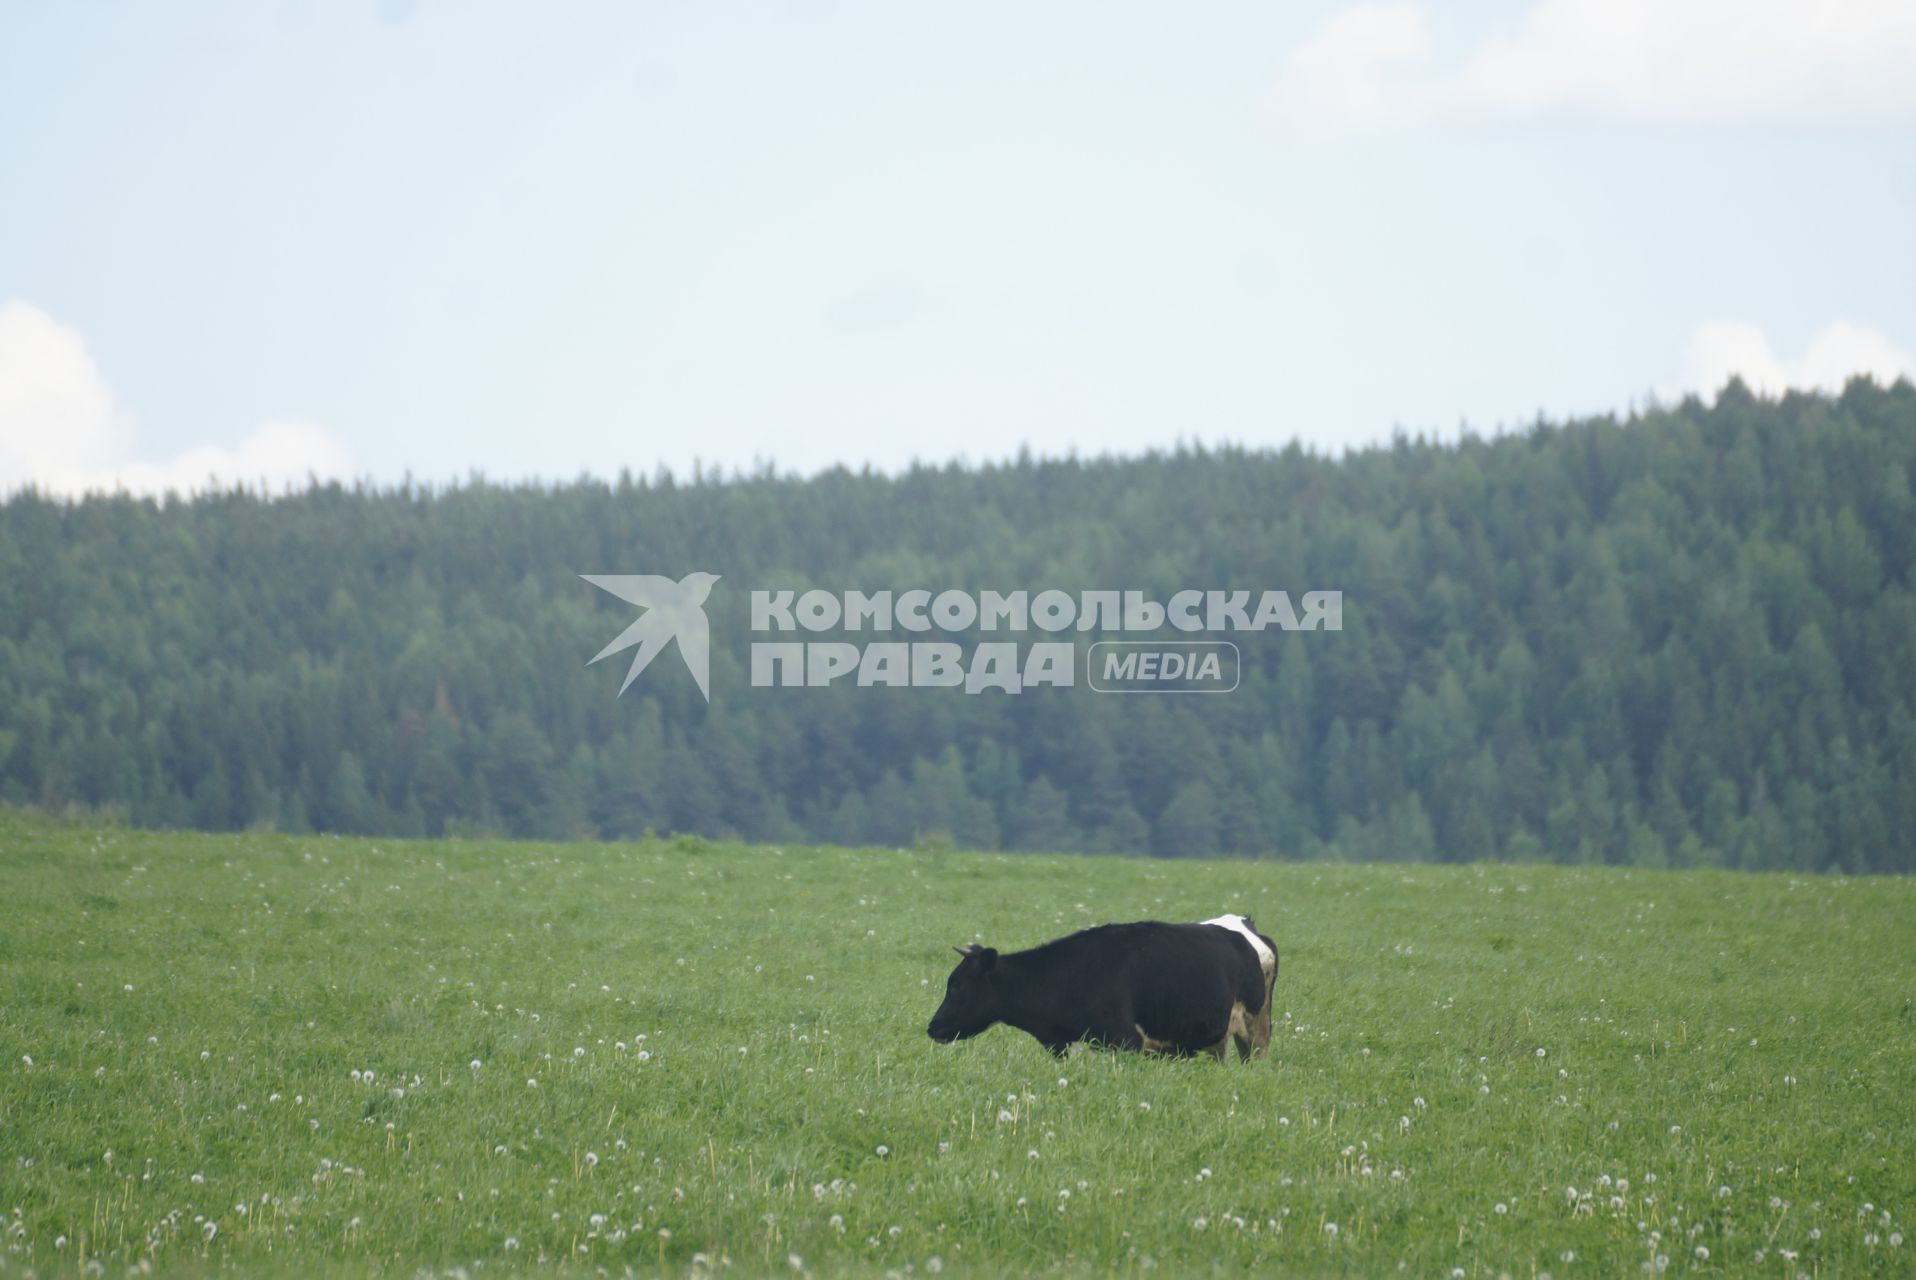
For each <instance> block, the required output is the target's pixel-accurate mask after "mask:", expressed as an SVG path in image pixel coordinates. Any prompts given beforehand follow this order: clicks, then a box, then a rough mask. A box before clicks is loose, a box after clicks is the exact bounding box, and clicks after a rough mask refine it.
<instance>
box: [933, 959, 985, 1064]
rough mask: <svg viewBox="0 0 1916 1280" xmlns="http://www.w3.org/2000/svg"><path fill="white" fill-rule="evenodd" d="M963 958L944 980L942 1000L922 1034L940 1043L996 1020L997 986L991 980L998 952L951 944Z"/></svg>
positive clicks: (964, 1036) (965, 1035) (972, 1032)
mask: <svg viewBox="0 0 1916 1280" xmlns="http://www.w3.org/2000/svg"><path fill="white" fill-rule="evenodd" d="M952 950H953V951H956V952H957V953H958V954H959V955H961V956H963V957H964V959H963V960H960V961H959V962H958V967H957V968H956V969H953V970H952V971H951V977H949V978H947V979H945V1002H944V1003H943V1004H941V1005H939V1006H938V1012H937V1013H934V1014H932V1015H931V1025H930V1026H928V1027H926V1028H925V1034H926V1035H928V1036H930V1037H931V1038H932V1039H933V1040H936V1041H938V1042H939V1043H940V1044H950V1043H951V1042H952V1041H953V1040H967V1039H970V1038H971V1037H972V1036H975V1035H977V1034H978V1033H979V1032H981V1031H985V1030H988V1029H989V1028H990V1027H991V1025H992V1024H993V1023H995V1022H997V1021H998V1019H999V1017H1000V1014H999V1011H998V987H997V984H996V982H995V981H994V978H995V975H996V972H997V967H998V953H997V952H996V951H993V950H992V949H991V948H990V947H980V946H966V947H953V948H952Z"/></svg>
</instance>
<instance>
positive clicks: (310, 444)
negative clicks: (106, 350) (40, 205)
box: [0, 300, 351, 496]
mask: <svg viewBox="0 0 1916 1280" xmlns="http://www.w3.org/2000/svg"><path fill="white" fill-rule="evenodd" d="M134 443H135V441H134V435H133V430H132V420H131V418H129V417H128V415H127V414H126V413H125V412H124V411H123V410H122V409H121V408H120V407H119V406H118V405H116V404H115V403H114V400H113V393H112V391H111V390H110V389H109V388H108V386H107V384H106V379H105V378H103V377H102V376H101V375H100V370H99V368H98V367H97V366H96V365H95V364H94V363H93V357H92V355H91V354H90V353H89V352H88V351H87V347H86V339H84V338H83V337H81V335H80V333H79V331H78V330H75V329H71V328H68V327H67V326H65V325H63V324H61V323H60V322H59V321H57V320H55V319H54V318H53V317H52V316H50V315H48V314H47V313H46V312H44V311H42V310H40V309H39V308H38V307H36V306H33V305H32V304H31V303H27V302H22V301H18V300H14V301H10V302H5V303H0V494H7V493H12V492H14V491H15V490H17V489H22V488H25V487H26V486H28V485H35V486H37V487H39V488H40V489H41V490H43V491H45V492H48V493H54V494H61V495H70V496H78V495H80V494H83V493H90V492H113V491H115V490H120V489H124V490H126V491H128V492H130V493H138V494H164V493H167V492H169V491H170V492H177V493H191V492H194V491H195V490H199V489H204V488H206V487H208V485H209V483H223V484H233V483H241V484H249V485H260V484H263V485H265V486H267V487H268V488H271V489H278V488H280V487H282V486H283V485H286V484H289V483H290V484H292V485H294V486H299V485H302V484H304V483H305V481H306V478H307V476H308V475H309V474H310V475H317V476H320V477H337V476H342V475H345V474H346V473H347V471H348V470H349V468H350V463H351V460H350V457H349V455H348V453H347V450H346V447H345V445H344V444H342V443H341V442H340V441H339V440H338V438H337V437H335V436H333V435H331V434H330V433H328V432H326V431H324V430H322V429H321V428H319V427H315V426H312V425H310V424H308V423H303V422H287V421H279V422H268V423H264V424H263V425H261V426H259V427H258V428H256V429H255V430H254V431H252V432H251V433H250V434H248V435H247V436H246V437H244V438H243V439H242V440H240V442H239V443H238V444H236V445H233V446H231V447H224V446H219V445H203V446H201V447H199V448H195V449H189V450H187V451H186V452H185V453H182V454H180V455H178V456H177V457H174V458H170V459H167V460H165V461H158V462H156V461H150V460H142V459H140V458H138V457H135V456H134V453H133V446H134Z"/></svg>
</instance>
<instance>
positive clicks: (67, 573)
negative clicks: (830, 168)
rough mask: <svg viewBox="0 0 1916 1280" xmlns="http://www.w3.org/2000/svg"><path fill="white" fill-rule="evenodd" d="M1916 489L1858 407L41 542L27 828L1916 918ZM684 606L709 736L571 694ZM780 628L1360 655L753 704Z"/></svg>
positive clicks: (85, 515) (393, 501)
mask: <svg viewBox="0 0 1916 1280" xmlns="http://www.w3.org/2000/svg"><path fill="white" fill-rule="evenodd" d="M1913 469H1916V389H1912V388H1911V387H1910V385H1909V384H1908V383H1907V382H1901V383H1898V384H1897V385H1896V386H1894V387H1891V388H1887V389H1885V388H1881V387H1877V386H1875V385H1873V384H1870V383H1868V382H1864V381H1858V382H1854V383H1852V384H1851V385H1850V387H1849V388H1848V389H1847V390H1846V391H1845V392H1844V393H1843V394H1842V395H1841V396H1838V397H1827V396H1806V395H1790V396H1788V397H1786V398H1784V399H1782V400H1780V401H1770V400H1761V399H1757V398H1754V397H1752V396H1751V395H1750V394H1749V393H1748V392H1747V391H1746V390H1745V389H1744V388H1743V387H1742V386H1741V385H1740V384H1737V383H1732V384H1731V385H1730V386H1729V387H1728V388H1727V389H1726V390H1725V391H1724V392H1723V394H1722V395H1721V396H1720V397H1718V399H1717V402H1716V403H1715V405H1714V406H1713V407H1705V406H1704V405H1703V404H1702V403H1700V402H1698V401H1696V400H1694V399H1691V400H1686V401H1684V402H1683V403H1682V404H1680V405H1678V406H1676V407H1674V408H1669V409H1659V410H1654V411H1651V412H1649V413H1646V414H1641V415H1635V416H1632V417H1631V418H1629V419H1628V420H1627V421H1625V420H1617V419H1614V418H1608V417H1606V418H1601V419H1591V420H1584V421H1576V422H1569V423H1563V424H1556V425H1552V424H1544V423H1539V424H1538V425H1537V426H1536V427H1534V428H1533V429H1530V430H1528V431H1525V432H1520V433H1513V434H1506V435H1500V436H1496V437H1490V438H1481V437H1470V436H1467V437H1465V438H1464V439H1463V440H1462V441H1461V442H1460V443H1452V444H1443V445H1438V444H1431V443H1427V442H1424V441H1422V440H1412V439H1404V438H1400V439H1398V440H1397V441H1395V442H1394V443H1393V444H1392V445H1391V446H1389V447H1385V448H1380V449H1375V450H1371V451H1367V452H1362V453H1356V454H1351V455H1348V456H1345V457H1342V458H1330V457H1325V456H1321V455H1316V454H1312V453H1308V452H1304V451H1302V450H1299V449H1297V448H1295V447H1293V448H1290V449H1286V450H1282V451H1261V452H1260V451H1245V450H1239V449H1229V448H1227V449H1199V448H1186V449H1180V450H1178V451H1176V452H1172V453H1167V454H1160V455H1152V456H1147V457H1144V458H1138V459H1128V460H1115V459H1103V458H1100V459H1095V460H1083V459H1066V460H1033V459H1026V458H1021V459H1018V460H1017V461H1015V462H1011V463H1006V464H1002V465H988V466H983V467H973V468H964V467H957V466H952V467H946V468H929V467H928V468H921V469H917V470H914V471H912V472H910V473H908V474H905V475H901V476H896V477H886V476H881V475H873V474H857V473H851V472H847V471H834V472H828V473H826V474H823V475H820V476H818V477H816V478H813V479H809V480H799V479H794V478H787V477H779V476H776V475H772V474H769V473H768V474H763V475H758V476H745V477H729V478H718V477H710V476H697V477H693V478H692V479H691V480H690V481H685V480H675V479H673V478H671V477H669V476H658V477H653V478H640V477H632V476H621V477H620V478H619V479H617V480H616V481H611V482H606V481H601V480H595V479H582V480H580V481H577V482H575V483H571V484H566V485H561V486H557V487H550V486H545V487H542V486H534V485H526V486H499V485H495V484H489V483H484V482H479V481H474V482H472V483H468V484H464V485H460V486H456V487H451V488H447V489H440V490H431V489H426V488H421V487H417V486H402V487H400V488H397V489H378V488H372V487H360V488H353V487H342V486H339V485H321V486H314V487H312V488H309V489H308V490H307V491H305V492H303V493H297V494H292V495H281V496H276V497H271V498H268V497H265V496H262V495H260V494H257V493H252V492H246V491H233V492H224V493H215V494H211V495H207V496H202V497H200V498H197V499H194V500H191V501H177V500H176V501H172V502H167V503H158V502H154V501H149V500H135V499H132V498H128V497H124V496H122V497H114V498H99V497H96V498H90V499H87V500H84V501H79V502H66V501H56V500H51V499H48V498H45V497H42V496H39V495H37V494H33V493H26V494H20V495H16V496H14V497H12V498H10V499H8V500H6V501H5V502H4V504H0V801H6V802H11V803H25V804H34V805H44V806H50V807H61V806H66V805H82V806H91V807H103V808H111V809H117V810H121V811H123V812H124V813H125V814H126V816H127V817H128V818H129V820H131V821H133V822H135V823H138V824H142V825H152V826H164V827H197V828H205V829H232V828H242V827H248V826H253V825H265V826H274V827H279V828H283V829H287V830H295V831H307V830H317V831H335V832H353V833H376V834H392V835H437V834H442V833H448V832H450V833H460V832H476V831H498V832H506V833H511V834H515V835H521V836H530V837H554V838H557V837H565V836H572V835H577V834H597V835H601V836H608V837H614V836H627V835H636V834H638V833H640V832H643V831H645V830H646V829H648V828H650V829H652V830H655V831H657V832H660V833H666V832H694V833H702V834H707V835H720V834H728V835H737V836H740V837H744V838H748V839H753V840H768V841H804V840H813V841H832V842H841V843H850V844H867V843H870V844H885V845H900V844H910V843H913V842H916V841H921V840H931V841H949V842H951V843H953V844H956V845H958V846H962V847H976V848H1009V849H1046V850H1084V851H1090V852H1113V853H1151V854H1155V855H1159V856H1166V857H1177V856H1190V855H1200V854H1220V853H1223V854H1243V855H1247V856H1256V857H1286V858H1323V857H1340V858H1361V859H1406V860H1471V859H1479V858H1486V857H1504V858H1513V859H1547V860H1551V861H1557V862H1585V863H1622V864H1633V865H1642V866H1664V865H1679V866H1681V865H1697V864H1709V865H1728V866H1736V867H1755V868H1793V869H1800V870H1805V871H1822V870H1832V869H1839V870H1844V871H1852V872H1861V871H1912V870H1916V834H1912V833H1916V714H1913V713H1916V592H1913V590H1912V587H1913V586H1916V584H1912V580H1911V573H1912V569H1911V566H1912V560H1913V559H1916V496H1913V495H1912V492H1911V482H1910V477H1911V472H1912V470H1913ZM693 570H709V571H712V572H716V573H720V574H723V575H724V578H723V580H722V581H721V583H720V584H719V586H718V587H717V588H716V589H715V590H714V592H713V594H712V596H711V599H710V602H709V605H708V607H707V613H708V614H709V616H710V618H711V625H712V635H713V645H712V689H713V697H712V701H711V703H710V704H709V705H707V703H706V702H705V701H704V700H703V699H702V698H701V697H700V695H699V693H698V691H697V689H696V688H695V687H694V685H693V684H692V681H691V680H690V679H689V678H688V677H687V674H686V670H685V667H684V665H683V663H681V662H679V661H678V659H677V657H676V656H675V655H671V654H668V655H666V657H665V659H664V660H661V661H660V662H657V663H655V664H654V666H653V667H652V668H650V669H648V670H647V672H646V673H645V674H644V675H643V676H642V677H641V678H640V679H639V680H638V681H636V682H635V683H634V684H633V686H632V687H631V689H630V690H629V691H628V692H627V693H625V694H624V695H623V696H615V694H616V692H617V690H618V687H619V681H620V680H621V679H622V678H623V675H624V668H625V665H626V658H625V657H624V656H621V657H617V658H614V659H612V660H609V661H607V662H605V663H602V664H600V665H597V666H591V667H588V666H586V665H585V664H586V660H587V659H588V658H590V657H591V656H592V655H593V654H595V653H597V652H598V651H599V649H600V648H601V647H602V646H603V645H604V644H605V643H606V641H607V640H609V639H610V638H611V637H612V636H614V635H616V634H617V633H618V632H619V631H620V630H621V628H623V627H624V626H626V624H627V623H629V622H631V621H632V619H633V617H634V616H635V611H634V610H633V609H632V607H631V606H629V605H625V604H622V603H621V602H620V601H618V600H616V599H614V598H612V597H611V596H609V595H607V594H606V593H604V592H601V591H598V590H596V589H594V588H593V587H592V586H590V585H589V584H587V583H585V582H583V581H581V580H580V578H579V577H578V576H577V575H579V574H581V573H664V574H669V575H671V576H673V577H678V576H680V575H682V574H685V573H688V572H691V571H693ZM754 586H763V587H780V588H784V587H792V588H798V589H800V590H803V589H805V588H807V587H813V586H816V587H821V588H825V589H829V590H832V591H834V592H841V591H843V590H845V589H848V588H851V589H859V590H868V591H869V590H879V589H884V588H893V589H897V590H904V589H907V588H914V587H922V588H928V589H931V590H934V591H936V590H940V589H943V588H946V587H957V588H963V589H966V590H970V591H974V592H977V591H982V590H984V589H993V590H1005V591H1009V590H1018V589H1028V590H1029V591H1031V592H1032V593H1033V594H1035V593H1036V592H1038V591H1039V590H1041V589H1044V588H1052V587H1055V588H1061V589H1065V590H1070V591H1073V592H1077V591H1084V590H1107V589H1124V588H1130V589H1138V590H1142V591H1145V592H1147V593H1149V594H1151V595H1152V596H1153V598H1155V599H1157V600H1160V601H1162V600H1165V599H1167V598H1168V597H1169V596H1170V594H1171V593H1173V592H1175V591H1178V590H1180V589H1184V588H1230V589H1244V588H1248V589H1251V590H1252V591H1253V592H1254V593H1255V592H1256V591H1258V590H1261V589H1264V588H1283V589H1286V590H1289V591H1291V592H1293V593H1298V592H1302V591H1305V590H1316V589H1331V590H1340V591H1342V592H1343V599H1344V606H1343V630H1341V631H1338V632H1297V633H1289V634H1287V633H1283V632H1280V631H1275V630H1273V631H1268V632H1261V633H1245V634H1243V635H1240V636H1235V637H1233V638H1234V639H1236V640H1237V642H1238V643H1239V645H1240V647H1241V649H1242V653H1243V667H1244V670H1243V678H1242V682H1241V685H1240V687H1239V688H1238V689H1237V690H1236V691H1235V692H1232V693H1230V694H1225V695H1217V696H1209V697H1152V696H1133V697H1107V696H1101V695H1099V694H1097V693H1095V692H1093V691H1092V690H1090V689H1088V688H1085V687H1083V684H1082V681H1081V682H1080V685H1079V687H1076V688H1068V689H1064V688H1037V689H1031V690H1027V691H1025V692H1023V693H1020V694H1017V695H1015V696H1011V695H1005V694H1002V693H997V692H989V691H988V692H984V693H980V694H976V695H970V694H966V693H965V692H964V691H963V690H961V689H922V688H857V687H851V686H850V685H849V683H848V682H841V683H840V684H839V685H836V686H834V687H831V688H823V689H815V688H770V689H768V688H753V687H750V684H751V681H750V674H749V669H748V666H749V640H750V639H752V638H755V637H754V635H753V633H752V632H751V630H750V623H749V618H748V591H749V589H750V588H751V587H754ZM1254 598H1255V596H1254ZM756 638H766V637H763V636H760V637H756ZM786 638H789V637H786ZM799 638H805V637H799ZM1072 638H1074V639H1076V640H1078V641H1079V643H1080V644H1083V643H1086V642H1088V641H1089V640H1090V639H1095V638H1097V637H1096V636H1095V635H1094V634H1087V635H1076V636H1073V637H1072Z"/></svg>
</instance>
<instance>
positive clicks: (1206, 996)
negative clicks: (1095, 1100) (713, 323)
mask: <svg viewBox="0 0 1916 1280" xmlns="http://www.w3.org/2000/svg"><path fill="white" fill-rule="evenodd" d="M953 950H955V951H957V952H958V954H960V955H962V956H963V957H964V959H963V960H961V961H959V962H958V967H957V968H956V969H954V970H952V972H951V977H950V978H949V979H947V980H946V982H945V1002H944V1003H943V1004H941V1005H939V1006H938V1012H937V1013H935V1014H933V1015H932V1018H931V1025H930V1026H928V1027H926V1028H925V1031H926V1034H928V1035H929V1036H931V1038H932V1039H933V1040H937V1041H940V1042H943V1043H950V1042H951V1041H953V1040H964V1039H967V1038H969V1037H971V1036H975V1035H977V1034H978V1033H980V1032H982V1031H985V1030H987V1029H989V1028H990V1027H992V1026H994V1025H995V1024H997V1023H1000V1022H1003V1023H1005V1024H1007V1025H1009V1026H1013V1027H1016V1028H1018V1029H1019V1030H1020V1031H1025V1032H1029V1033H1030V1034H1031V1035H1033V1036H1035V1037H1037V1040H1038V1042H1039V1043H1040V1044H1042V1045H1043V1046H1044V1047H1045V1048H1047V1049H1049V1050H1051V1052H1053V1053H1055V1054H1059V1055H1063V1054H1064V1052H1065V1051H1066V1050H1067V1049H1069V1048H1070V1047H1071V1046H1072V1045H1074V1044H1077V1043H1080V1042H1088V1043H1092V1044H1102V1045H1109V1046H1111V1047H1114V1048H1122V1049H1142V1050H1145V1051H1147V1052H1150V1053H1172V1054H1178V1055H1190V1054H1196V1053H1209V1054H1211V1055H1212V1056H1214V1057H1215V1058H1217V1060H1218V1061H1220V1062H1222V1061H1223V1060H1224V1055H1225V1050H1226V1047H1227V1045H1228V1044H1229V1042H1231V1041H1233V1040H1235V1041H1236V1042H1237V1051H1238V1056H1239V1057H1241V1058H1251V1057H1260V1056H1262V1055H1263V1054H1264V1053H1265V1052H1266V1051H1268V1050H1269V1048H1270V1044H1271V990H1272V986H1273V984H1275V983H1276V981H1277V944H1276V943H1274V942H1272V941H1271V940H1270V939H1269V938H1267V937H1265V936H1264V935H1263V934H1261V933H1259V932H1258V931H1257V926H1256V925H1255V924H1253V923H1252V922H1251V921H1250V919H1249V918H1248V917H1246V916H1219V917H1218V918H1217V919H1215V920H1206V921H1204V922H1203V923H1202V924H1165V923H1163V922H1162V921H1157V920H1141V921H1138V922H1137V923H1135V924H1101V925H1098V926H1096V927H1095V928H1091V929H1085V930H1083V931H1081V932H1078V933H1074V934H1072V935H1071V936H1069V937H1066V938H1059V939H1057V940H1056V941H1055V942H1047V943H1045V944H1044V945H1043V946H1041V947H1033V948H1032V949H1031V950H1029V951H1013V952H1008V953H1006V954H1004V955H1000V954H999V953H998V952H996V951H994V950H992V949H991V948H990V947H979V946H971V947H954V948H953Z"/></svg>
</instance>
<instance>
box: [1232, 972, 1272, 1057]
mask: <svg viewBox="0 0 1916 1280" xmlns="http://www.w3.org/2000/svg"><path fill="white" fill-rule="evenodd" d="M1276 998H1277V975H1276V974H1272V975H1271V978H1270V981H1268V982H1266V983H1265V984H1264V1007H1263V1008H1262V1009H1259V1010H1258V1011H1257V1012H1256V1013H1254V1014H1252V1015H1251V1017H1250V1020H1249V1021H1250V1033H1251V1034H1250V1041H1251V1047H1250V1052H1249V1054H1248V1055H1247V1056H1249V1057H1252V1058H1268V1057H1269V1056H1270V1054H1271V1002H1272V1001H1273V1000H1274V999H1276ZM1242 1047H1243V1045H1242V1043H1241V1042H1240V1044H1239V1048H1240V1049H1241V1048H1242Z"/></svg>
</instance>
